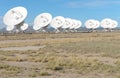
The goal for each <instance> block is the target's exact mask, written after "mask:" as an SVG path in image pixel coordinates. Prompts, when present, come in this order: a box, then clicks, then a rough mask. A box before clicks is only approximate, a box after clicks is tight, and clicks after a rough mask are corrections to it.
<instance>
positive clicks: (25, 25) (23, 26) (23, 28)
mask: <svg viewBox="0 0 120 78" xmlns="http://www.w3.org/2000/svg"><path fill="white" fill-rule="evenodd" d="M20 28H21V30H22V31H25V30H26V29H27V28H28V24H26V23H24V24H23V25H22V26H21V27H20Z"/></svg>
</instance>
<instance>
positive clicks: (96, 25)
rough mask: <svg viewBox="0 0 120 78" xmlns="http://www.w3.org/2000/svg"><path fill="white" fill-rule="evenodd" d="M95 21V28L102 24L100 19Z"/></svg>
mask: <svg viewBox="0 0 120 78" xmlns="http://www.w3.org/2000/svg"><path fill="white" fill-rule="evenodd" d="M94 21H95V26H94V27H93V29H96V28H98V27H99V26H100V22H99V21H98V20H94Z"/></svg>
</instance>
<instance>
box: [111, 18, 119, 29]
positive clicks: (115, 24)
mask: <svg viewBox="0 0 120 78" xmlns="http://www.w3.org/2000/svg"><path fill="white" fill-rule="evenodd" d="M117 26H118V22H117V21H115V20H112V25H111V27H110V29H114V28H116V27H117Z"/></svg>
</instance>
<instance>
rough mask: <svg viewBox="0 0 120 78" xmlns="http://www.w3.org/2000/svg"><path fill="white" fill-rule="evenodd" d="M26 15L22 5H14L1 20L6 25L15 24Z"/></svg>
mask: <svg viewBox="0 0 120 78" xmlns="http://www.w3.org/2000/svg"><path fill="white" fill-rule="evenodd" d="M26 16H27V10H26V8H24V7H15V8H12V9H10V10H9V11H8V12H7V13H6V14H5V15H4V18H3V22H4V24H5V25H7V26H15V25H17V24H19V23H21V22H23V21H24V19H25V18H26Z"/></svg>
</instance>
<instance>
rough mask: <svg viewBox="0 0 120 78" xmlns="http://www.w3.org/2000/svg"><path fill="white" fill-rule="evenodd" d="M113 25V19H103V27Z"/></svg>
mask: <svg viewBox="0 0 120 78" xmlns="http://www.w3.org/2000/svg"><path fill="white" fill-rule="evenodd" d="M111 26H112V20H111V19H109V18H105V19H103V20H102V21H101V27H103V28H110V27H111Z"/></svg>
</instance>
